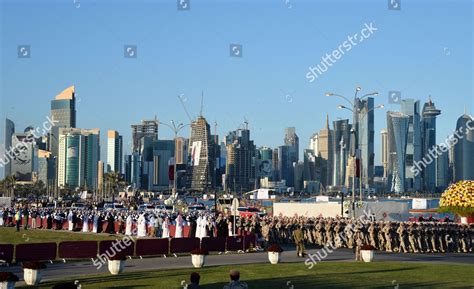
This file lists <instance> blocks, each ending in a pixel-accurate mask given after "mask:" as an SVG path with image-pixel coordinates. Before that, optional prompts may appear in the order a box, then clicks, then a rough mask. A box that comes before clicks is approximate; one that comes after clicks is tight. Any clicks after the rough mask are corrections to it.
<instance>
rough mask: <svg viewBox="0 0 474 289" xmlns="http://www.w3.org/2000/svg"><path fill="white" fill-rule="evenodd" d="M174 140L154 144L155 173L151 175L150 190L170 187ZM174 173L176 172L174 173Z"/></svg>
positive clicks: (159, 141) (158, 141)
mask: <svg viewBox="0 0 474 289" xmlns="http://www.w3.org/2000/svg"><path fill="white" fill-rule="evenodd" d="M174 152H175V142H174V140H157V141H154V142H153V171H152V172H151V174H150V177H151V180H150V181H149V183H150V184H151V186H150V188H149V189H150V190H153V191H157V190H160V189H167V188H169V186H170V179H171V176H172V175H170V173H171V174H172V172H170V165H171V160H172V158H174ZM173 164H174V163H173ZM173 172H174V171H173Z"/></svg>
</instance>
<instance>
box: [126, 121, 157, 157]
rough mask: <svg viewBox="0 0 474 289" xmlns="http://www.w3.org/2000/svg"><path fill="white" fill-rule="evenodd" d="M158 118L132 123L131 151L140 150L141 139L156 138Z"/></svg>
mask: <svg viewBox="0 0 474 289" xmlns="http://www.w3.org/2000/svg"><path fill="white" fill-rule="evenodd" d="M158 124H159V122H158V120H157V119H156V118H155V119H153V120H142V123H141V124H133V125H132V142H133V143H132V152H135V151H139V150H141V148H140V145H141V144H142V142H141V140H142V139H143V138H144V137H149V138H150V139H151V141H155V140H157V139H158Z"/></svg>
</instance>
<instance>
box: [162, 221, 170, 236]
mask: <svg viewBox="0 0 474 289" xmlns="http://www.w3.org/2000/svg"><path fill="white" fill-rule="evenodd" d="M161 237H162V238H169V237H170V220H169V219H168V217H166V218H165V221H164V222H163V235H162V236H161Z"/></svg>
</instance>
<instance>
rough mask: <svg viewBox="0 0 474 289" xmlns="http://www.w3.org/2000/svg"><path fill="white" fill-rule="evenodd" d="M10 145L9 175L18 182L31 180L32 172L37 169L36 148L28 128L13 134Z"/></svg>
mask: <svg viewBox="0 0 474 289" xmlns="http://www.w3.org/2000/svg"><path fill="white" fill-rule="evenodd" d="M11 147H12V150H11V152H12V159H11V172H10V173H11V175H14V176H15V177H16V179H17V180H18V181H20V182H33V181H34V174H33V172H37V171H38V170H37V168H38V163H37V162H38V149H37V148H36V141H35V138H34V135H33V134H32V133H31V131H29V128H27V129H26V130H25V132H24V133H15V134H13V136H12V143H11Z"/></svg>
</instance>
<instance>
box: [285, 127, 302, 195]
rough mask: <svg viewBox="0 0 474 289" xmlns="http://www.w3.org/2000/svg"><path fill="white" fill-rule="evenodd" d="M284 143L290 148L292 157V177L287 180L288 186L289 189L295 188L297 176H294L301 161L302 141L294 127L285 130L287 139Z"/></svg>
mask: <svg viewBox="0 0 474 289" xmlns="http://www.w3.org/2000/svg"><path fill="white" fill-rule="evenodd" d="M284 143H285V145H286V146H288V147H289V154H290V155H289V157H290V160H289V161H290V163H289V165H290V168H289V169H290V175H288V179H287V185H288V186H289V187H294V186H295V174H294V169H295V166H294V164H295V163H298V160H299V153H300V149H299V146H300V139H299V137H298V135H297V134H296V129H295V128H294V127H287V128H285V139H284Z"/></svg>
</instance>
